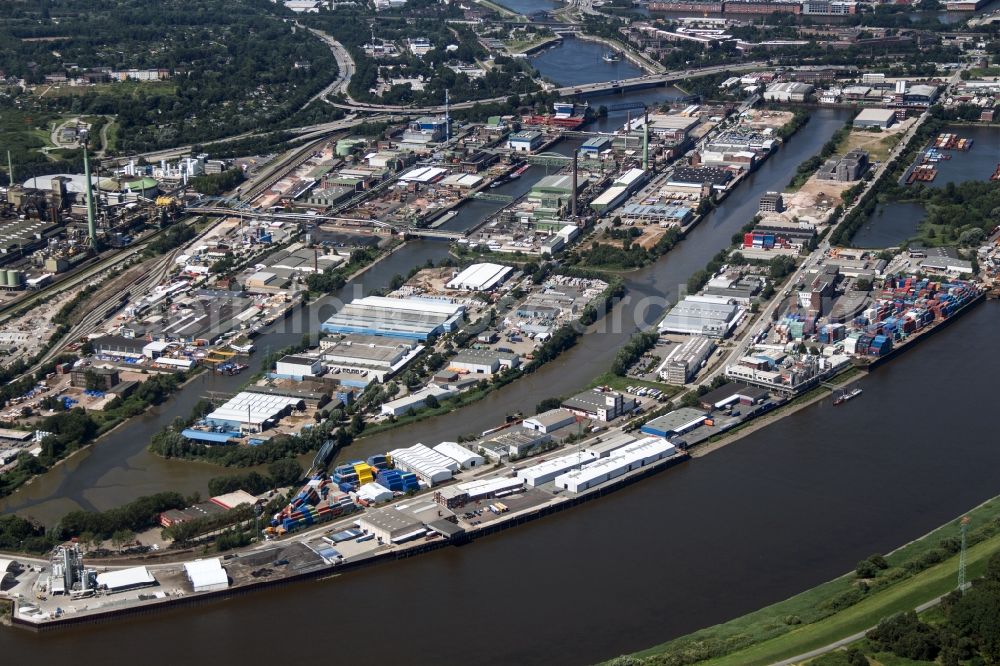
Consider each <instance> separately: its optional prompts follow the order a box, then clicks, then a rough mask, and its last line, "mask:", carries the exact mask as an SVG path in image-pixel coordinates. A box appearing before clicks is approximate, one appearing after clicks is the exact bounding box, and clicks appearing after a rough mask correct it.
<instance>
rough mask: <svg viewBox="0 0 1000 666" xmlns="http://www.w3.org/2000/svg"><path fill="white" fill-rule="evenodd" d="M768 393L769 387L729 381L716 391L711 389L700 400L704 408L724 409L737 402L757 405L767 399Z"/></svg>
mask: <svg viewBox="0 0 1000 666" xmlns="http://www.w3.org/2000/svg"><path fill="white" fill-rule="evenodd" d="M768 395H769V394H768V392H767V389H763V388H761V387H759V386H744V385H743V384H735V383H729V384H724V385H722V386H720V387H719V388H717V389H715V390H714V391H709V392H708V393H706V394H705V395H703V396H701V398H699V400H701V406H702V408H704V409H708V410H713V409H722V408H724V407H728V406H729V405H732V404H734V403H737V402H738V403H740V404H742V405H756V404H758V403H761V402H763V401H764V400H766V399H767V398H768Z"/></svg>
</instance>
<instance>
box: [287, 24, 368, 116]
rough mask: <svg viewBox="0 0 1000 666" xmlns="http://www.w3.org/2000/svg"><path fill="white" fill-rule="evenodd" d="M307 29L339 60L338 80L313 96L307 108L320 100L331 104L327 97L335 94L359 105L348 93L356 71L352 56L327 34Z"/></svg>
mask: <svg viewBox="0 0 1000 666" xmlns="http://www.w3.org/2000/svg"><path fill="white" fill-rule="evenodd" d="M295 25H297V26H298V27H300V28H302V27H304V26H302V25H299V24H298V23H296V24H295ZM305 29H306V30H308V31H309V32H311V33H312V34H313V35H315V36H316V37H318V38H319V39H321V40H322V41H323V42H325V43H326V45H327V46H329V47H330V51H331V52H332V53H333V57H334V58H336V60H337V78H335V79H334V80H333V81H332V82H331V83H330V85H328V86H327V87H326V88H323V89H322V90H320V91H319V92H318V93H316V94H315V95H313V96H312V98H311V99H310V100H309V101H308V102H307V103H306V106H309V104H312V103H313V102H315V101H316V100H318V99H321V100H323V101H324V102H328V103H329V100H328V99H327V96H328V95H333V94H340V95H343V96H344V97H346V98H347V100H348V101H349V102H351V103H357V102H356V100H354V99H353V98H352V97H351V94H350V93H349V92H347V86H348V85H350V83H351V77H353V76H354V71H355V66H354V59H353V58H351V54H350V53H348V52H347V49H346V48H344V45H343V44H341V43H340V42H338V41H337V40H336V39H334V38H333V37H331V36H330V35H328V34H326V33H325V32H323V31H321V30H316V29H315V28H305Z"/></svg>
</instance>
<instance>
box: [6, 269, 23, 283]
mask: <svg viewBox="0 0 1000 666" xmlns="http://www.w3.org/2000/svg"><path fill="white" fill-rule="evenodd" d="M7 286H8V287H20V286H21V271H15V270H8V271H7Z"/></svg>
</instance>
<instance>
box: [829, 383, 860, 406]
mask: <svg viewBox="0 0 1000 666" xmlns="http://www.w3.org/2000/svg"><path fill="white" fill-rule="evenodd" d="M861 393H862V391H861V388H860V387H859V388H856V389H853V390H852V391H851V392H850V393H844V392H843V391H841V392H840V395H838V396H837V397H836V398H834V400H833V404H834V406H836V405H842V404H844V403H845V402H847V401H848V400H853V399H854V398H857V397H858V396H859V395H861Z"/></svg>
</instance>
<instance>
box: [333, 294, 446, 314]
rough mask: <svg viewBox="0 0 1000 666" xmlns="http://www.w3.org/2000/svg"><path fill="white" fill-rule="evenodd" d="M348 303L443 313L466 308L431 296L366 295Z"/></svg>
mask: <svg viewBox="0 0 1000 666" xmlns="http://www.w3.org/2000/svg"><path fill="white" fill-rule="evenodd" d="M348 305H355V306H359V305H360V306H365V307H370V308H387V309H390V310H410V311H413V312H421V313H424V312H433V313H436V314H442V315H453V314H455V313H456V312H459V311H460V310H462V309H464V307H465V306H464V305H461V304H458V303H452V302H451V301H442V300H436V299H431V298H390V297H388V296H365V297H364V298H357V299H355V300H353V301H351V302H350V303H349V304H348Z"/></svg>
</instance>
